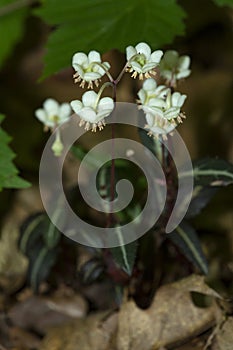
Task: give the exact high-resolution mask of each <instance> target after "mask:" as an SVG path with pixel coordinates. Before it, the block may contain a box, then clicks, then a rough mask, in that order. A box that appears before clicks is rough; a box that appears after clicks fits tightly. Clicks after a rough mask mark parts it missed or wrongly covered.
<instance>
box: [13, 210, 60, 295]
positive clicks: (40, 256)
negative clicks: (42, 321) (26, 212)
mask: <svg viewBox="0 0 233 350" xmlns="http://www.w3.org/2000/svg"><path fill="white" fill-rule="evenodd" d="M60 238H61V233H60V232H59V231H58V229H57V228H56V227H55V226H54V225H53V223H52V222H51V221H50V220H49V218H48V216H47V215H46V214H45V213H39V214H36V215H33V216H31V217H29V218H28V219H27V220H26V221H25V222H24V223H23V225H22V227H21V235H20V240H19V248H20V250H21V251H22V252H23V253H24V254H25V255H26V256H27V257H28V259H29V269H28V280H29V283H30V285H31V287H32V288H33V290H34V291H37V290H38V286H39V284H40V283H41V282H42V281H43V280H45V279H46V278H47V276H48V275H49V273H50V270H51V267H52V266H53V265H54V264H55V262H56V258H57V254H58V244H59V242H60Z"/></svg>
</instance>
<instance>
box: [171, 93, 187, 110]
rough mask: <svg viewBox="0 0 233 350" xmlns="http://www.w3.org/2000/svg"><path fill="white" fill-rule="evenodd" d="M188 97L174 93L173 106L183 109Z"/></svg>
mask: <svg viewBox="0 0 233 350" xmlns="http://www.w3.org/2000/svg"><path fill="white" fill-rule="evenodd" d="M186 97H187V96H186V95H181V94H180V93H179V92H174V93H173V94H172V106H173V107H182V106H183V104H184V101H185V99H186Z"/></svg>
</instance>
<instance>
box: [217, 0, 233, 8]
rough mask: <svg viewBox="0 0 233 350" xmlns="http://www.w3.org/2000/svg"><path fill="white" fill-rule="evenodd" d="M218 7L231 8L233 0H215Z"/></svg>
mask: <svg viewBox="0 0 233 350" xmlns="http://www.w3.org/2000/svg"><path fill="white" fill-rule="evenodd" d="M214 2H215V4H216V5H218V6H230V7H233V0H214Z"/></svg>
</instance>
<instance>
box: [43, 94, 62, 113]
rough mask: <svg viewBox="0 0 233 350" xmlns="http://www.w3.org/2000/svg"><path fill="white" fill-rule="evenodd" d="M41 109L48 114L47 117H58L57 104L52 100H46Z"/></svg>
mask: <svg viewBox="0 0 233 350" xmlns="http://www.w3.org/2000/svg"><path fill="white" fill-rule="evenodd" d="M43 107H44V109H45V111H46V112H47V114H48V117H51V116H58V115H59V104H58V102H57V101H55V100H54V99H52V98H48V99H47V100H45V102H44V103H43Z"/></svg>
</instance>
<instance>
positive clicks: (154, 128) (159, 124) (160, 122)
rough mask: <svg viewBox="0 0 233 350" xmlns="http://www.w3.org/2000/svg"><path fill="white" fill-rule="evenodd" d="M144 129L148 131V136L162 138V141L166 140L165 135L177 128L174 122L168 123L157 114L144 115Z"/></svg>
mask: <svg viewBox="0 0 233 350" xmlns="http://www.w3.org/2000/svg"><path fill="white" fill-rule="evenodd" d="M145 117H146V122H147V124H146V125H145V129H148V135H149V136H154V137H158V136H160V135H161V136H162V138H163V139H166V138H167V136H166V135H167V134H170V133H171V132H172V131H173V130H174V129H175V128H176V126H177V124H176V122H175V121H174V120H171V121H168V120H167V119H165V118H162V117H161V116H160V115H159V114H151V113H147V114H146V116H145Z"/></svg>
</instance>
